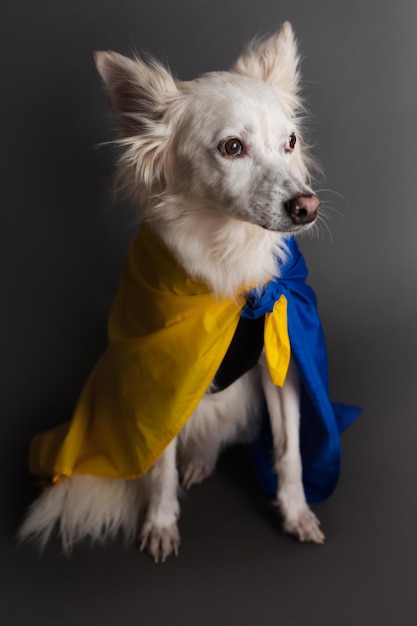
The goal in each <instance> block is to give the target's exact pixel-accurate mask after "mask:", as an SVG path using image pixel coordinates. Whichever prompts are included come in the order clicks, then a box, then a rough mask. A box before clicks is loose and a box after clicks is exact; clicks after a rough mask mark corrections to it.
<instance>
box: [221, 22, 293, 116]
mask: <svg viewBox="0 0 417 626" xmlns="http://www.w3.org/2000/svg"><path fill="white" fill-rule="evenodd" d="M298 65H299V56H298V50H297V43H296V40H295V37H294V32H293V29H292V26H291V24H290V23H289V22H284V24H283V25H282V26H281V28H280V29H279V30H278V31H277V32H276V33H275V34H274V35H272V36H271V37H268V39H265V40H263V41H256V40H255V41H253V42H252V43H251V44H250V45H249V46H248V47H247V48H246V50H245V51H244V52H243V53H242V54H241V56H240V57H239V58H238V59H237V61H236V62H235V64H234V65H233V67H232V71H233V72H237V73H239V74H245V75H246V76H251V77H253V78H257V79H258V80H262V81H264V82H266V83H268V84H269V85H270V86H271V87H272V88H273V89H275V90H276V91H277V92H278V95H279V96H280V98H281V99H282V100H283V102H284V104H285V105H287V106H288V107H290V108H291V109H295V108H297V107H298V106H299V99H298V89H299V78H300V75H299V70H298Z"/></svg>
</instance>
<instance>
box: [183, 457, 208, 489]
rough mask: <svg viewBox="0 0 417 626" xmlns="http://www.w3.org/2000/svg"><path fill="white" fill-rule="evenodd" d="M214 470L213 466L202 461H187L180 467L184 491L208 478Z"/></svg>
mask: <svg viewBox="0 0 417 626" xmlns="http://www.w3.org/2000/svg"><path fill="white" fill-rule="evenodd" d="M213 470H214V464H213V463H209V462H206V461H204V460H196V459H187V460H186V461H184V462H183V464H182V467H181V482H182V486H183V487H185V489H190V487H192V486H193V485H198V484H199V483H201V482H202V481H203V480H204V479H205V478H207V477H208V476H210V474H212V472H213Z"/></svg>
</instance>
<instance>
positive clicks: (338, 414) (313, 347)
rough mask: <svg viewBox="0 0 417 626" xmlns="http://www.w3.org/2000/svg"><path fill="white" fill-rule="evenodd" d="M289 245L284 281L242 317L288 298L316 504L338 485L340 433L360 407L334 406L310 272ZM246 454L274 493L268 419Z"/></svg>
mask: <svg viewBox="0 0 417 626" xmlns="http://www.w3.org/2000/svg"><path fill="white" fill-rule="evenodd" d="M287 244H288V248H289V251H290V256H289V258H288V261H287V262H286V263H285V264H284V265H283V266H282V275H281V277H280V278H274V279H272V280H271V281H270V282H269V283H268V284H267V285H266V287H265V289H264V291H263V292H261V293H259V292H258V291H257V290H254V291H253V292H251V293H250V294H249V296H248V304H247V305H246V306H245V307H244V309H243V311H242V316H243V317H247V318H252V319H253V318H257V317H260V316H261V315H264V314H265V313H267V312H270V311H272V309H273V307H274V303H275V302H276V301H277V300H278V299H279V298H280V296H281V295H284V296H285V297H286V299H287V303H288V304H287V316H288V334H289V338H290V343H291V352H292V356H293V358H294V359H295V361H296V363H297V366H298V370H299V372H300V377H301V381H302V393H301V422H300V449H301V458H302V463H303V483H304V491H305V494H306V498H307V501H308V502H318V501H320V500H324V499H325V498H327V497H328V496H329V495H330V494H331V493H332V491H333V490H334V488H335V487H336V484H337V481H338V478H339V474H340V433H341V432H342V431H343V430H345V428H347V427H348V426H349V425H350V424H351V423H352V422H353V420H354V419H355V418H356V417H357V416H358V415H359V413H360V412H361V409H360V408H358V407H354V406H350V405H345V404H336V403H332V402H330V399H329V395H328V367H327V353H326V346H325V341H324V335H323V331H322V327H321V323H320V318H319V315H318V311H317V299H316V296H315V294H314V291H313V290H312V289H311V287H309V286H308V285H306V284H305V280H306V278H307V273H308V271H307V266H306V264H305V261H304V258H303V256H302V254H301V252H300V250H299V248H298V245H297V242H296V241H295V239H294V238H293V237H291V238H289V239H288V241H287ZM248 455H249V458H250V461H251V464H252V466H253V468H254V471H255V474H256V476H257V478H258V481H259V482H260V485H261V488H262V489H263V490H264V491H265V492H266V493H276V490H277V476H276V474H275V473H274V471H273V469H272V458H273V457H272V434H271V429H270V426H269V421H268V420H267V419H265V423H264V427H263V430H262V432H261V434H260V436H259V438H258V439H257V441H255V442H254V443H253V444H251V445H250V446H249V447H248Z"/></svg>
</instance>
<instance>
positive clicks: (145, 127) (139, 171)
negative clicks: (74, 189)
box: [94, 52, 178, 196]
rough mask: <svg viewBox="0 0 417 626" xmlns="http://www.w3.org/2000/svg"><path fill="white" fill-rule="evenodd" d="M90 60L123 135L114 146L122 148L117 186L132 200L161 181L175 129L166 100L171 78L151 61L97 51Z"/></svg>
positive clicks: (172, 84) (170, 91) (172, 90)
mask: <svg viewBox="0 0 417 626" xmlns="http://www.w3.org/2000/svg"><path fill="white" fill-rule="evenodd" d="M94 60H95V62H96V66H97V70H98V72H99V74H100V76H101V77H102V79H103V81H104V84H105V86H106V89H107V93H108V96H109V100H110V106H111V108H112V111H113V115H114V117H115V120H116V122H117V124H118V126H119V128H120V131H121V138H119V139H118V140H117V141H116V142H115V143H117V144H119V146H120V147H121V149H122V153H121V157H120V159H119V167H118V170H117V175H116V183H117V187H118V189H119V190H121V191H124V192H126V193H127V194H128V195H133V196H134V195H135V194H136V193H137V191H138V189H139V188H140V186H141V185H142V184H145V186H146V187H147V188H148V189H149V190H151V189H152V188H153V184H154V183H158V184H160V183H163V182H164V180H165V174H166V170H167V163H168V161H169V157H170V150H169V147H170V143H171V140H172V136H173V127H174V125H175V120H174V119H172V116H170V114H169V111H170V107H169V103H170V100H171V99H172V98H173V97H175V95H176V94H177V93H178V89H177V86H176V84H175V80H174V79H173V77H172V76H171V74H170V73H169V72H168V71H167V70H166V69H165V68H164V67H162V65H160V64H159V63H157V62H156V61H153V60H150V61H149V62H147V63H144V62H143V61H141V60H140V59H137V58H136V59H129V58H127V57H124V56H122V55H121V54H117V53H116V52H96V53H95V55H94Z"/></svg>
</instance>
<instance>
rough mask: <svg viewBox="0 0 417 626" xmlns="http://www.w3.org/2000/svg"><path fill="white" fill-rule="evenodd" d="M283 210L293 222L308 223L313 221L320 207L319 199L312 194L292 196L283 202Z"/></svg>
mask: <svg viewBox="0 0 417 626" xmlns="http://www.w3.org/2000/svg"><path fill="white" fill-rule="evenodd" d="M284 207H285V210H286V211H287V213H288V215H289V216H290V217H291V220H292V221H293V222H294V224H299V225H300V226H302V225H303V224H310V222H314V220H315V219H316V217H317V214H318V212H319V208H320V200H319V199H318V197H317V196H315V195H314V194H312V195H310V196H303V195H300V196H294V198H291V199H290V200H287V202H285V204H284Z"/></svg>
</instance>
